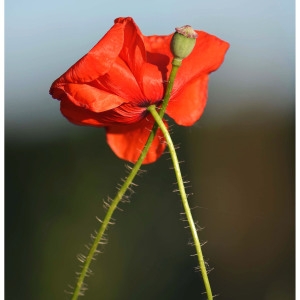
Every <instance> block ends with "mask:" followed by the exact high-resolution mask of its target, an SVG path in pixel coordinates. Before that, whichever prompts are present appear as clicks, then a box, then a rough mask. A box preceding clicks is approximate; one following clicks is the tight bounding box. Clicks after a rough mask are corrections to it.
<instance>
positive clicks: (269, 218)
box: [5, 0, 295, 300]
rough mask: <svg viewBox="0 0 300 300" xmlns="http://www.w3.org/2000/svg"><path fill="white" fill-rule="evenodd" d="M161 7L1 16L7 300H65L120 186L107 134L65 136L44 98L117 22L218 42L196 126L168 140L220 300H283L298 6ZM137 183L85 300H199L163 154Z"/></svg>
mask: <svg viewBox="0 0 300 300" xmlns="http://www.w3.org/2000/svg"><path fill="white" fill-rule="evenodd" d="M174 3H175V4H176V5H175V4H174ZM170 4H171V1H169V2H168V1H165V2H158V1H152V2H149V3H147V4H142V5H141V4H139V3H137V2H136V1H133V0H131V1H126V2H123V1H122V2H121V1H116V2H114V3H112V2H111V3H107V2H105V1H93V0H89V1H86V2H79V1H75V2H74V1H73V2H71V1H66V0H65V1H52V2H51V3H50V2H49V3H48V2H47V3H46V2H37V1H34V0H30V1H27V2H22V3H17V2H14V1H12V2H7V3H6V7H5V14H6V21H5V24H6V32H5V98H6V99H5V116H6V120H5V124H6V126H5V176H6V178H5V265H6V266H5V299H7V300H15V299H25V300H27V299H28V300H40V299H42V300H48V299H70V297H69V295H68V294H67V293H66V292H65V291H70V290H71V289H70V288H69V287H68V285H71V286H72V285H73V286H74V284H75V276H76V275H75V273H76V272H77V271H78V270H79V265H80V263H79V261H78V260H77V259H76V256H77V254H79V253H86V248H85V245H86V244H89V243H90V241H91V240H90V235H91V234H92V233H93V232H94V230H95V229H97V228H98V226H99V223H98V222H97V221H96V218H95V217H96V216H98V217H99V218H103V216H104V214H105V210H104V209H103V206H102V204H103V203H102V201H103V200H105V199H106V198H107V197H108V196H110V197H113V196H114V195H115V193H116V186H117V185H118V184H119V183H120V182H121V178H124V177H125V176H126V171H125V162H123V161H121V160H119V159H118V158H117V157H115V156H114V154H113V153H112V152H111V150H110V149H109V148H108V146H107V144H106V142H105V134H104V130H103V129H97V128H89V127H77V126H75V125H72V124H69V123H68V122H67V121H66V120H65V119H64V118H63V117H62V116H61V115H60V112H59V103H58V102H57V101H56V100H52V99H51V97H50V96H49V95H48V89H49V87H50V85H51V83H52V81H53V80H54V79H56V78H57V77H58V76H59V75H60V74H61V73H63V72H64V71H65V70H66V69H67V68H68V67H69V66H71V64H73V63H74V62H75V61H76V60H77V59H79V58H80V57H81V56H82V55H83V54H85V53H86V52H87V51H88V50H89V49H90V48H91V47H92V46H93V45H94V44H95V43H96V42H97V40H98V39H99V38H100V37H101V36H102V35H103V34H104V33H105V32H106V31H107V30H108V29H109V28H110V27H111V25H112V24H113V19H114V18H116V17H118V16H127V15H131V16H133V17H134V18H135V19H136V21H137V23H138V25H139V26H140V28H141V30H142V32H144V33H145V34H154V33H155V34H167V33H170V32H172V30H173V29H174V27H175V26H180V25H183V24H191V25H193V26H194V27H195V28H197V29H203V30H205V31H208V32H210V33H212V34H216V35H218V36H219V37H220V38H223V39H225V40H227V41H228V42H230V44H231V48H230V50H229V52H228V54H227V56H226V59H225V63H224V64H223V66H222V67H221V69H220V70H218V71H217V72H216V73H215V74H212V76H211V81H210V86H209V101H208V104H207V107H206V110H205V113H204V115H203V117H202V118H201V119H200V120H199V122H197V124H195V125H194V126H193V127H188V128H182V127H179V126H177V125H174V126H172V134H173V138H174V142H175V144H177V145H180V147H179V149H178V156H179V159H180V160H181V161H183V163H182V164H181V166H182V169H183V174H184V175H185V178H186V180H190V184H188V186H189V187H188V188H187V191H188V193H192V195H191V196H190V197H189V200H190V205H191V207H192V208H193V210H192V212H193V215H194V217H195V219H196V220H197V221H198V225H199V226H201V227H203V228H204V229H203V230H202V231H200V232H199V236H200V239H201V241H202V242H205V241H208V242H207V243H206V244H205V246H204V247H203V251H204V255H205V258H206V260H207V262H208V264H209V267H210V269H212V271H211V272H210V274H209V277H210V280H211V285H212V288H213V292H214V294H217V295H219V296H218V297H217V299H225V300H231V299H233V300H234V299H244V300H248V299H249V300H250V299H251V300H252V299H262V300H277V299H280V300H282V299H284V300H290V299H294V297H295V291H294V289H295V283H294V279H295V267H294V264H295V238H294V235H295V229H294V225H295V224H294V223H295V215H294V209H295V182H294V180H295V170H294V163H295V153H294V149H295V138H294V136H295V129H294V127H295V116H294V108H295V102H294V101H295V100H294V99H295V91H294V88H295V81H294V80H295V74H294V62H295V53H294V1H283V0H282V1H271V0H269V1H258V0H257V1H252V2H249V1H235V0H231V1H226V2H225V1H221V0H219V1H214V2H212V3H203V2H201V1H191V2H190V3H189V4H190V5H186V6H184V7H182V6H180V5H179V4H180V3H179V2H178V3H177V2H172V4H174V5H173V6H170ZM154 17H155V22H153V18H154ZM170 123H171V124H173V123H172V121H170ZM143 170H145V171H146V172H145V173H143V174H142V175H141V176H139V177H138V178H137V179H136V180H135V183H137V184H138V186H137V187H136V188H135V189H134V191H135V193H134V194H133V195H132V196H131V197H130V200H131V203H124V204H121V205H120V207H121V208H122V210H123V211H117V213H116V215H115V218H116V225H115V226H113V227H111V228H110V230H109V232H108V239H109V242H108V244H107V245H106V246H105V247H104V248H103V249H102V251H103V253H102V254H100V255H99V256H98V257H97V260H96V261H95V262H94V263H93V265H92V267H91V268H92V271H93V272H94V275H92V276H91V277H90V278H89V279H88V280H87V283H88V291H87V292H86V296H85V298H84V299H91V300H92V299H105V300H127V299H128V300H129V299H130V300H132V299H133V300H134V299H145V300H148V299H149V300H150V299H164V300H167V299H168V300H169V299H170V300H171V299H172V300H173V299H174V300H177V299H205V295H204V294H202V293H203V292H204V287H203V285H202V280H201V276H200V273H199V272H195V270H194V268H195V267H196V266H197V260H196V258H195V257H194V256H191V255H193V254H194V253H195V250H194V249H193V247H191V246H189V245H188V243H189V241H190V238H191V236H190V233H189V230H188V229H185V228H184V227H185V226H186V224H185V223H184V222H182V221H181V220H180V218H181V217H180V213H181V212H182V206H181V201H180V197H179V195H177V194H176V193H174V192H173V190H174V189H175V177H174V174H173V170H172V169H171V161H170V160H169V156H168V153H165V154H164V155H163V156H162V157H161V159H160V160H159V161H158V162H156V163H155V164H151V165H148V166H145V167H144V168H143Z"/></svg>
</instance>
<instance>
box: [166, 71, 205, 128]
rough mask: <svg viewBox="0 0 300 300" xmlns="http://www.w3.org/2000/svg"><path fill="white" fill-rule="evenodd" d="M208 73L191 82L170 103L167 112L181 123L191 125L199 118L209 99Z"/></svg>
mask: <svg viewBox="0 0 300 300" xmlns="http://www.w3.org/2000/svg"><path fill="white" fill-rule="evenodd" d="M207 86H208V75H203V76H201V77H199V78H197V79H196V80H194V81H193V82H189V84H187V85H186V86H185V87H184V88H183V89H181V92H180V93H178V94H177V95H176V97H174V98H172V99H171V100H170V102H169V103H168V106H167V110H166V113H167V114H168V115H169V116H170V117H171V118H172V119H174V120H175V122H176V123H177V124H179V125H184V126H191V125H193V124H194V123H195V122H196V121H198V120H199V118H200V116H201V115H202V113H203V110H204V107H205V105H206V101H207V90H208V89H207Z"/></svg>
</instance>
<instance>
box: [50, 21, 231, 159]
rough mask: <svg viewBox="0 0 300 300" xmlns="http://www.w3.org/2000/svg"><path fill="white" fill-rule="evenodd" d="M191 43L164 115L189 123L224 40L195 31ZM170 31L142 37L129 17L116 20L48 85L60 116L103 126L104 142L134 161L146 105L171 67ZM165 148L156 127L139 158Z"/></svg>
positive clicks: (144, 133) (146, 127)
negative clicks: (195, 37) (194, 43)
mask: <svg viewBox="0 0 300 300" xmlns="http://www.w3.org/2000/svg"><path fill="white" fill-rule="evenodd" d="M196 32H197V33H198V38H197V41H196V46H195V48H194V50H193V52H192V53H191V55H190V56H188V57H187V58H186V59H184V60H183V62H182V65H181V67H180V68H179V71H178V73H177V77H176V79H175V83H174V88H173V90H172V94H171V98H170V101H169V104H168V107H167V110H166V113H167V114H168V115H169V116H170V117H171V118H172V119H174V121H175V122H176V123H177V124H179V125H185V126H190V125H192V124H194V123H195V122H196V121H197V120H198V119H199V118H200V116H201V114H202V112H203V110H204V107H205V104H206V100H207V85H208V74H209V73H211V72H213V71H215V70H216V69H218V68H219V67H220V65H221V64H222V62H223V59H224V55H225V53H226V51H227V49H228V47H229V44H228V43H227V42H224V41H222V40H220V39H219V38H217V37H215V36H213V35H210V34H208V33H205V32H203V31H196ZM172 36H173V34H170V35H166V36H158V35H154V36H144V35H143V34H142V33H141V31H140V29H139V28H138V27H137V25H136V24H135V22H134V21H133V19H132V18H118V19H116V20H115V24H114V25H113V26H112V28H111V29H110V30H109V31H108V32H107V33H106V34H105V36H104V37H103V38H102V39H101V40H100V41H99V42H98V43H97V44H96V45H95V46H94V47H93V48H92V49H91V50H90V51H89V52H88V53H87V54H86V55H85V56H83V57H82V58H81V59H80V60H79V61H78V62H77V63H75V64H74V65H73V66H72V67H71V68H70V69H69V70H67V71H66V72H65V73H64V74H63V75H62V76H61V77H59V78H58V79H57V80H55V81H54V82H53V84H52V86H51V88H50V94H51V95H52V97H53V98H55V99H59V100H60V101H61V102H60V108H61V112H62V114H63V115H64V116H65V117H66V118H67V119H68V120H69V121H71V122H72V123H75V124H78V125H90V126H99V127H105V128H106V134H107V142H108V144H109V146H110V147H111V149H112V150H113V151H114V152H115V154H116V155H117V156H119V157H120V158H122V159H125V160H127V161H130V162H136V161H137V159H138V157H139V155H140V152H141V150H142V149H143V147H144V145H145V143H146V140H147V138H148V136H149V131H150V130H151V128H152V126H153V124H154V120H153V118H152V116H151V115H150V114H149V113H148V111H147V107H148V106H149V105H151V104H156V105H157V106H159V105H160V104H161V101H162V99H163V96H164V91H165V88H166V81H167V79H168V76H169V73H170V71H171V62H172V59H173V55H172V53H171V50H170V42H171V38H172ZM164 149H165V143H164V138H163V136H162V133H161V132H160V131H159V130H158V132H157V134H156V137H155V139H154V142H153V143H152V146H151V148H150V150H149V152H148V154H147V156H146V158H145V160H144V164H145V163H151V162H154V161H156V160H157V159H158V158H159V157H160V155H161V154H162V153H163V151H164Z"/></svg>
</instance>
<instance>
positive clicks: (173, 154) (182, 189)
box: [148, 105, 212, 300]
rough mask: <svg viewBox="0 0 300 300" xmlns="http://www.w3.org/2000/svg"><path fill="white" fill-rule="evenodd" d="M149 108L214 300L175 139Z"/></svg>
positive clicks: (207, 285) (152, 108)
mask: <svg viewBox="0 0 300 300" xmlns="http://www.w3.org/2000/svg"><path fill="white" fill-rule="evenodd" d="M148 110H149V111H150V113H151V114H152V116H153V118H154V120H155V122H156V123H157V124H158V126H159V128H160V129H161V131H162V133H163V134H164V137H165V139H166V142H167V145H168V147H169V151H170V155H171V159H172V162H173V166H174V171H175V175H176V179H177V183H178V189H179V193H180V196H181V200H182V204H183V208H184V211H185V214H186V217H187V221H188V223H189V226H190V229H191V233H192V237H193V241H194V245H195V248H196V252H197V257H198V261H199V266H200V270H201V274H202V278H203V282H204V286H205V289H206V294H207V297H208V300H212V291H211V287H210V283H209V280H208V276H207V270H206V266H205V261H204V258H203V253H202V249H201V244H200V241H199V237H198V234H197V229H196V226H195V222H194V220H193V216H192V213H191V209H190V207H189V203H188V199H187V195H186V192H185V187H184V183H183V179H182V175H181V171H180V167H179V162H178V158H177V154H176V150H175V147H174V144H173V141H172V139H171V136H170V134H169V131H168V129H167V127H166V126H165V124H164V122H163V121H162V119H161V117H160V116H159V114H158V113H157V111H156V107H155V105H151V106H149V107H148Z"/></svg>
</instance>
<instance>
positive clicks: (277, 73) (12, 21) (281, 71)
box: [5, 0, 295, 135]
mask: <svg viewBox="0 0 300 300" xmlns="http://www.w3.org/2000/svg"><path fill="white" fill-rule="evenodd" d="M120 16H131V17H133V18H134V19H135V21H136V23H137V24H138V25H139V27H140V29H141V30H142V32H143V33H144V34H145V35H151V34H169V33H171V32H173V30H174V28H175V27H177V26H181V25H185V24H189V25H191V26H193V27H194V28H196V29H199V30H204V31H206V32H209V33H211V34H214V35H217V36H218V37H220V38H222V39H224V40H226V41H228V42H229V43H230V44H231V48H230V50H229V52H228V54H227V56H226V59H225V62H224V64H223V66H222V67H221V69H220V70H218V71H217V72H216V73H214V74H212V76H211V80H210V86H209V105H210V110H209V112H208V113H209V114H211V116H215V117H216V116H218V117H220V118H224V119H226V118H227V117H228V118H230V116H231V114H236V113H237V112H238V111H239V110H245V109H248V108H249V107H250V108H253V107H254V108H255V107H256V108H257V109H259V108H260V107H265V108H266V109H271V110H279V111H287V112H290V111H293V109H294V88H295V83H294V78H295V75H294V65H295V56H294V54H295V53H294V51H295V50H294V49H295V43H294V35H295V28H294V21H295V13H294V1H291V0H265V1H258V0H254V1H243V0H228V1H223V0H216V1H199V0H192V1H184V2H183V1H169V0H167V1H157V0H152V1H151V2H150V1H149V2H146V1H145V2H142V1H136V0H135V1H134V0H127V1H121V0H117V1H112V0H111V1H101V0H100V1H99V0H86V1H70V0H61V1H57V0H54V1H51V2H50V1H37V0H27V1H6V3H5V117H6V127H7V129H8V130H9V131H10V132H14V134H15V135H18V134H19V133H22V132H24V130H25V131H26V129H27V128H28V130H29V129H30V130H29V131H30V132H32V134H33V132H34V130H33V129H34V128H35V129H36V128H37V127H38V128H39V130H40V131H47V130H50V129H51V130H52V129H56V128H58V129H59V128H60V127H61V126H64V124H65V123H66V121H65V119H64V118H63V117H62V116H61V115H60V113H59V103H58V102H57V101H56V100H52V98H51V97H50V96H49V95H48V90H49V87H50V85H51V83H52V82H53V81H54V80H55V79H56V78H57V77H59V76H60V75H61V74H62V73H63V72H64V71H65V70H66V69H67V68H69V67H70V66H71V65H72V64H73V63H74V62H75V61H77V60H78V59H79V58H80V57H81V56H83V55H84V54H85V53H86V52H87V51H88V50H89V49H90V48H91V47H92V46H93V45H94V44H95V43H96V42H97V41H98V40H99V39H100V38H101V37H102V36H103V35H104V34H105V32H106V31H107V30H108V29H109V28H110V27H111V26H112V24H113V20H114V19H115V18H116V17H120Z"/></svg>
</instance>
